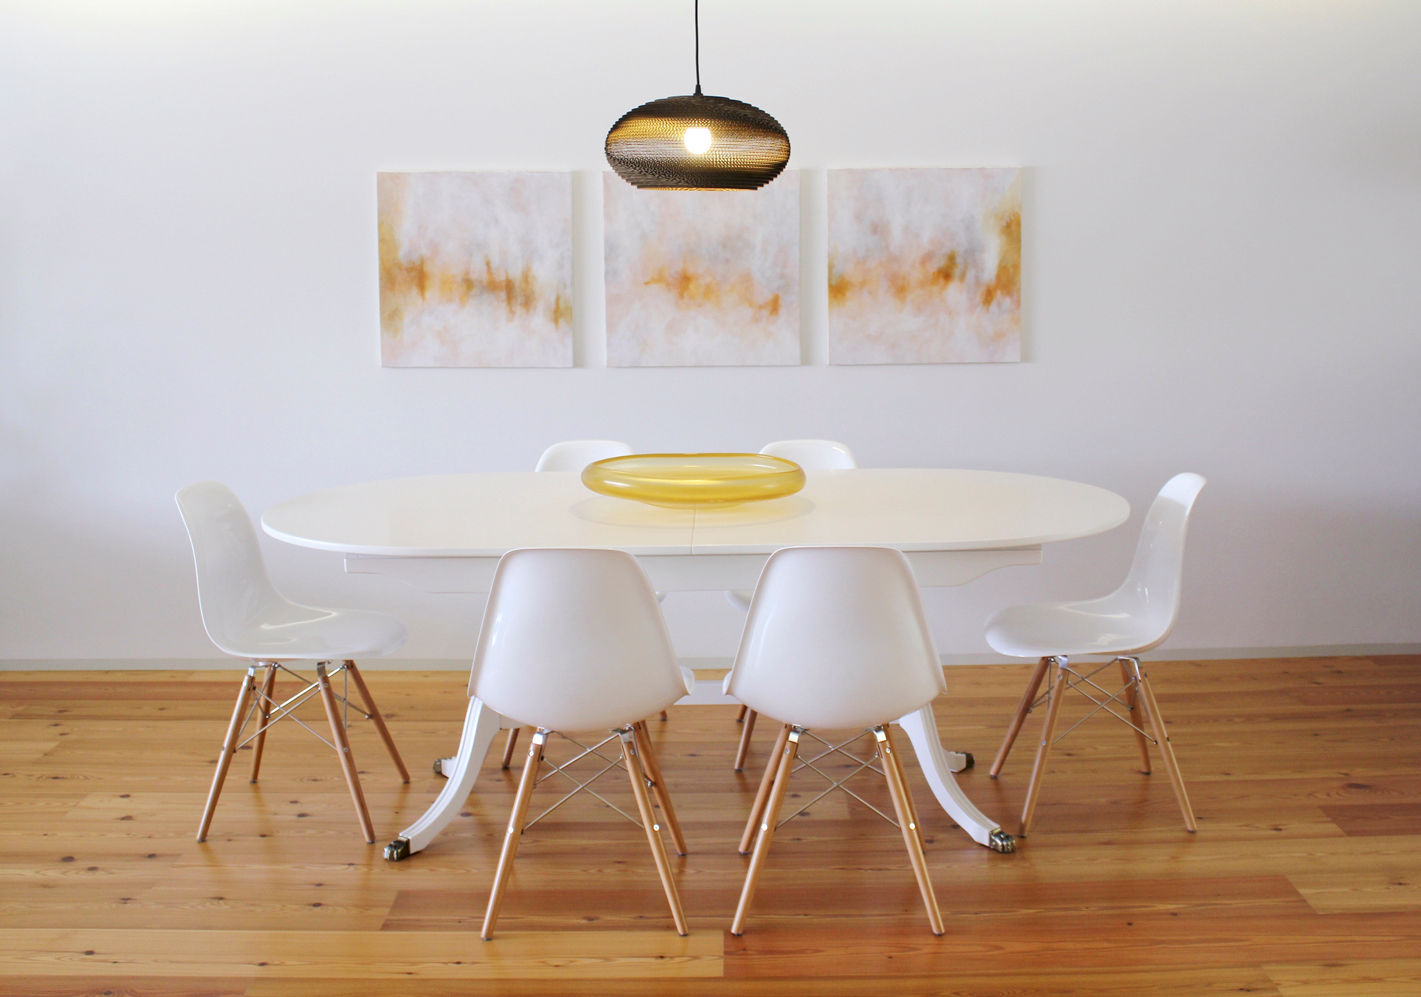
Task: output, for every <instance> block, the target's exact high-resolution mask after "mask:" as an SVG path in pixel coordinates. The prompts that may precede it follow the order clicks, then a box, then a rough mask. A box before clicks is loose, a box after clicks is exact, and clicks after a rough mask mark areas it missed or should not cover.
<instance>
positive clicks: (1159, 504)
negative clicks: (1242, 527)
mask: <svg viewBox="0 0 1421 997" xmlns="http://www.w3.org/2000/svg"><path fill="white" fill-rule="evenodd" d="M1203 487H1204V479H1203V478H1202V477H1200V476H1199V475H1197V474H1192V473H1187V472H1186V473H1184V474H1177V475H1175V476H1174V477H1173V478H1171V479H1170V480H1169V481H1168V482H1166V483H1165V486H1164V488H1162V489H1161V490H1160V493H1159V495H1158V496H1156V498H1155V500H1154V502H1153V503H1152V504H1151V505H1150V509H1149V512H1148V514H1147V515H1146V516H1145V523H1144V526H1143V528H1142V530H1141V532H1140V539H1139V543H1138V545H1137V546H1136V548H1135V557H1134V560H1133V562H1132V563H1131V566H1130V571H1129V574H1128V575H1127V576H1126V578H1125V581H1124V582H1123V583H1122V584H1121V585H1120V587H1119V588H1118V589H1116V590H1115V591H1114V592H1112V593H1110V594H1109V595H1106V596H1103V597H1101V598H1098V599H1090V600H1086V601H1083V602H1060V603H1043V604H1037V605H1030V606H1013V607H1012V608H1010V609H1004V610H1002V611H1001V612H999V613H997V614H996V615H995V616H993V617H992V618H991V619H990V620H988V621H987V643H988V644H990V645H991V647H992V649H993V650H995V651H997V652H998V653H999V654H1009V655H1012V656H1013V657H1020V658H1037V659H1038V661H1037V664H1036V669H1035V671H1034V672H1033V673H1032V676H1031V680H1030V682H1029V683H1028V684H1027V687H1026V692H1025V693H1024V694H1023V695H1022V698H1021V703H1020V705H1019V706H1018V707H1017V711H1016V715H1015V716H1014V717H1013V718H1012V722H1011V726H1010V727H1009V728H1008V730H1007V733H1006V737H1005V738H1004V739H1003V741H1002V746H1001V749H1000V750H999V751H998V752H997V757H996V760H995V761H994V762H992V769H991V775H992V777H993V778H996V776H997V774H998V773H999V772H1000V771H1001V768H1002V765H1003V764H1004V763H1005V762H1006V760H1007V755H1008V753H1009V752H1010V751H1011V748H1012V744H1013V743H1014V742H1015V741H1016V736H1017V734H1018V733H1019V732H1020V731H1021V726H1022V722H1023V721H1024V720H1025V719H1026V715H1027V714H1028V713H1029V712H1031V710H1032V709H1033V708H1034V707H1035V706H1037V705H1040V703H1045V704H1046V719H1045V720H1044V722H1043V724H1042V732H1041V741H1040V746H1039V747H1038V748H1037V752H1036V764H1035V766H1034V767H1033V768H1032V771H1031V782H1030V784H1029V785H1028V787H1027V791H1026V803H1025V805H1024V806H1023V807H1022V811H1021V834H1022V835H1023V836H1025V835H1026V833H1027V830H1028V829H1029V828H1030V826H1031V823H1032V818H1033V816H1034V814H1035V809H1036V803H1037V795H1038V792H1039V790H1040V788H1041V777H1042V775H1043V773H1044V771H1045V768H1046V762H1047V758H1048V757H1049V755H1050V752H1051V746H1052V744H1053V742H1054V741H1055V740H1059V738H1056V737H1055V730H1056V720H1057V716H1058V713H1059V711H1060V707H1061V700H1062V699H1063V693H1064V692H1065V691H1066V690H1067V689H1075V690H1076V691H1077V692H1081V693H1083V694H1084V695H1085V696H1086V698H1088V699H1090V700H1091V701H1092V702H1094V703H1095V704H1096V705H1095V707H1094V708H1093V709H1092V710H1091V713H1095V712H1098V711H1101V710H1103V711H1105V712H1107V713H1109V714H1111V715H1112V716H1114V717H1115V718H1116V719H1118V720H1122V721H1123V722H1124V723H1126V724H1127V725H1128V726H1130V727H1131V728H1132V729H1133V730H1134V732H1135V739H1136V742H1137V744H1138V747H1139V751H1140V762H1141V770H1142V771H1143V772H1146V773H1148V772H1149V771H1150V754H1149V742H1150V741H1153V742H1154V744H1155V746H1156V747H1157V748H1159V753H1160V759H1161V761H1162V763H1163V765H1164V768H1165V772H1166V773H1167V774H1168V775H1169V782H1170V786H1171V787H1172V788H1173V790H1174V795H1175V798H1176V799H1177V800H1178V802H1179V809H1180V812H1181V813H1182V814H1183V815H1184V826H1185V828H1187V829H1188V830H1190V831H1193V830H1194V829H1195V823H1194V812H1193V809H1192V808H1191V807H1190V804H1189V795H1188V793H1187V792H1186V791H1185V788H1184V780H1183V779H1182V778H1181V777H1180V774H1179V764H1178V762H1176V761H1175V757H1174V749H1173V747H1171V745H1170V742H1169V735H1168V733H1167V732H1166V730H1165V724H1164V718H1163V717H1162V716H1161V715H1160V711H1159V704H1158V703H1157V702H1156V700H1155V694H1154V690H1153V689H1152V688H1151V686H1150V682H1149V679H1148V677H1147V676H1146V675H1145V672H1144V670H1143V669H1142V668H1141V667H1140V659H1139V655H1141V654H1143V653H1145V652H1146V651H1149V650H1151V649H1153V648H1155V647H1158V646H1159V645H1160V644H1162V643H1163V642H1164V640H1165V639H1166V638H1167V637H1168V636H1169V634H1170V631H1171V630H1173V629H1174V623H1175V619H1176V618H1177V616H1178V614H1179V590H1180V582H1181V578H1182V574H1183V568H1184V538H1185V533H1186V531H1187V528H1188V525H1189V513H1190V510H1191V509H1192V508H1193V506H1194V500H1195V499H1196V498H1197V497H1198V495H1199V491H1200V489H1202V488H1203ZM1075 655H1109V656H1110V660H1109V661H1108V662H1106V663H1104V664H1102V665H1100V666H1099V667H1098V668H1096V669H1095V670H1093V671H1090V672H1088V673H1082V672H1080V671H1077V670H1076V669H1075V668H1074V667H1073V666H1072V665H1071V663H1070V659H1071V657H1072V656H1075ZM1113 664H1119V666H1120V671H1121V675H1122V678H1123V681H1124V687H1123V688H1122V689H1120V690H1118V691H1116V692H1114V693H1111V692H1110V691H1109V689H1107V688H1103V687H1102V686H1100V685H1098V684H1096V681H1095V676H1096V675H1098V674H1100V673H1101V672H1103V671H1104V670H1105V669H1107V668H1109V667H1110V666H1111V665H1113ZM1053 666H1054V668H1053ZM1048 670H1050V672H1051V674H1050V677H1049V679H1048V681H1047V690H1046V693H1045V694H1044V695H1043V696H1042V697H1041V698H1040V700H1038V699H1037V691H1038V690H1039V689H1040V687H1041V681H1042V679H1043V678H1046V677H1047V673H1048ZM1116 707H1123V709H1124V712H1123V713H1120V712H1117V711H1116ZM1141 710H1143V712H1144V717H1143V718H1139V713H1140V711H1141ZM1087 715H1089V714H1087ZM1145 723H1148V724H1149V733H1146V730H1145V727H1144V724H1145ZM1071 729H1074V727H1072V728H1071ZM1069 732H1070V731H1069V730H1068V731H1067V732H1066V733H1069ZM1061 736H1062V737H1064V736H1065V734H1062V735H1061Z"/></svg>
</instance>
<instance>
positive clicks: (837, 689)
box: [725, 547, 946, 935]
mask: <svg viewBox="0 0 1421 997" xmlns="http://www.w3.org/2000/svg"><path fill="white" fill-rule="evenodd" d="M945 689H946V686H945V684H944V682H943V675H942V664H941V662H940V661H939V660H938V657H937V652H936V650H935V649H934V648H933V642H932V636H931V634H930V633H929V632H928V627H927V621H926V619H925V617H924V615H923V609H922V604H921V602H920V601H919V598H918V588H917V583H916V581H915V579H914V578H913V573H912V569H911V568H910V567H909V566H908V561H907V558H905V557H904V556H903V554H902V553H900V552H899V551H896V550H892V549H889V548H883V547H788V548H784V549H782V550H779V551H776V552H775V553H774V554H772V555H771V556H770V558H769V560H768V561H766V563H765V568H764V570H763V572H761V575H760V581H759V584H758V585H757V586H756V588H755V593H754V596H753V598H752V599H751V601H750V609H749V614H748V616H747V617H746V621H745V633H744V635H743V637H742V638H741V643H740V649H739V651H738V653H737V654H736V658H735V663H734V665H733V666H732V667H731V669H730V673H729V674H728V675H727V676H726V679H725V691H726V693H727V694H728V695H730V696H732V697H733V698H735V699H738V700H739V701H740V702H742V703H744V704H745V705H746V706H747V707H748V708H749V709H751V710H754V711H756V712H757V713H763V714H765V715H766V716H770V717H775V718H777V719H779V720H780V721H781V727H780V731H779V736H778V738H777V741H776V746H775V750H774V752H773V753H772V754H771V757H770V761H769V764H768V765H767V766H766V768H765V775H764V778H762V779H761V780H760V787H759V791H758V792H757V793H756V796H755V802H754V804H753V805H752V807H751V811H750V815H749V818H748V820H747V821H746V825H745V833H744V835H742V837H741V841H740V851H741V853H742V854H744V853H746V852H749V853H750V865H749V868H748V869H747V871H746V875H745V885H744V887H743V888H742V890H741V894H740V901H739V903H738V905H737V906H736V910H735V916H734V919H733V921H732V922H731V928H730V930H731V933H732V934H735V935H739V934H741V933H743V932H744V930H745V924H746V920H747V918H748V916H749V912H750V906H751V903H752V902H753V900H754V896H755V892H756V890H757V889H758V887H759V883H760V879H761V875H762V873H763V871H764V868H765V862H766V858H767V856H768V854H769V850H770V844H771V842H772V841H773V840H774V835H775V829H776V827H777V826H779V824H780V823H781V819H780V810H781V807H782V804H783V802H784V799H785V796H786V794H787V793H788V791H789V783H790V778H791V775H792V773H793V772H794V771H795V769H796V763H797V761H798V760H799V758H800V751H801V745H802V744H803V743H804V739H805V737H806V736H807V735H809V734H810V733H812V732H813V731H833V730H854V731H861V730H863V729H865V728H871V733H872V737H873V740H874V748H875V753H874V757H873V758H872V759H870V760H869V761H867V762H865V761H862V760H858V759H855V760H854V761H853V762H852V763H851V765H852V771H851V772H850V773H849V775H850V776H852V775H854V774H856V773H858V772H860V771H863V770H864V769H866V768H873V769H875V770H876V771H879V772H881V773H882V775H883V776H884V778H885V779H886V780H887V783H888V793H889V797H890V799H891V800H892V808H893V818H892V819H893V820H894V822H895V823H897V825H898V827H899V829H900V831H901V832H902V835H903V844H904V846H905V847H906V848H907V851H908V860H909V864H910V865H911V867H912V870H913V875H914V878H915V879H916V880H917V884H918V889H919V892H920V893H921V894H922V899H923V907H924V909H925V910H926V911H927V916H928V926H929V927H930V929H931V930H932V933H933V934H935V935H941V934H942V933H943V922H942V913H941V911H940V910H939V908H938V903H937V897H936V895H935V894H934V891H933V885H932V879H931V877H930V876H929V874H928V866H927V857H926V855H925V853H924V850H923V839H922V832H921V829H920V827H919V824H918V816H917V811H916V809H915V808H914V805H913V800H912V796H911V794H910V793H909V790H908V785H907V782H906V781H905V779H904V777H903V767H902V764H901V762H900V761H899V753H898V751H897V749H896V746H895V744H894V736H893V733H892V730H891V728H890V726H889V723H890V720H891V719H892V718H896V717H901V716H905V715H907V714H909V713H912V712H913V711H915V710H918V709H921V708H922V707H923V706H925V705H927V704H929V703H931V702H932V701H933V700H934V699H935V698H936V697H937V696H939V695H940V694H941V693H942V692H944V691H945ZM862 736H863V735H861V734H854V735H853V737H852V738H851V740H857V739H859V738H861V737H862ZM847 743H848V742H845V744H833V743H828V744H827V745H826V748H825V750H824V751H822V752H820V753H819V754H817V755H814V756H810V757H807V758H806V762H807V764H808V767H812V768H815V769H816V771H819V772H820V774H821V775H824V776H825V777H826V778H828V779H829V782H830V788H829V790H826V791H825V793H827V792H829V791H832V790H834V789H836V788H843V789H847V787H846V786H843V782H844V781H845V780H844V779H838V778H834V777H833V776H832V775H830V774H828V773H825V772H823V771H822V770H820V769H818V763H819V762H820V760H821V759H822V758H824V757H826V756H828V755H831V754H838V753H840V752H841V751H843V749H844V748H845V746H846V744H847ZM822 795H823V794H821V797H822ZM854 795H855V796H856V797H857V798H858V799H859V800H860V801H861V802H864V803H867V802H868V801H867V800H864V798H863V797H861V796H857V794H854ZM817 798H818V797H816V799H817ZM811 802H812V801H811ZM874 809H875V810H877V808H874ZM877 812H879V813H880V815H881V816H884V817H887V816H888V815H887V814H884V813H882V811H877ZM791 816H793V815H791ZM786 819H788V818H786Z"/></svg>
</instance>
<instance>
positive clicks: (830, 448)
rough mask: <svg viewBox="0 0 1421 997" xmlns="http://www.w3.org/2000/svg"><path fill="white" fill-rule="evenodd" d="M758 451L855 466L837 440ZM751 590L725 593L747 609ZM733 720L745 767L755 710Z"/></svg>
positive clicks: (738, 756)
mask: <svg viewBox="0 0 1421 997" xmlns="http://www.w3.org/2000/svg"><path fill="white" fill-rule="evenodd" d="M760 452H761V453H762V454H766V455H768V456H770V457H782V458H784V459H785V460H792V461H794V462H795V463H796V464H798V465H799V466H800V467H802V468H804V469H805V470H806V471H844V470H849V469H851V468H855V467H858V462H857V461H856V460H854V455H853V451H851V450H850V449H849V448H848V447H846V446H845V445H844V444H842V443H840V442H838V441H837V440H776V441H775V442H773V443H766V444H765V445H764V446H763V447H761V448H760ZM751 595H752V593H750V592H745V591H742V590H738V589H732V590H731V591H728V592H726V593H725V597H726V598H727V599H729V600H730V602H731V604H732V605H735V606H738V607H740V608H741V609H748V608H749V606H750V596H751ZM735 720H736V722H737V723H743V724H744V725H745V726H744V727H742V728H741V730H740V744H739V745H738V746H737V747H736V749H735V771H737V772H739V771H741V770H742V769H744V768H745V756H746V755H747V754H748V753H749V751H750V739H751V737H752V736H753V735H754V733H755V713H754V711H753V710H750V709H747V708H746V707H744V706H741V707H740V712H739V713H738V714H737V715H736V717H735Z"/></svg>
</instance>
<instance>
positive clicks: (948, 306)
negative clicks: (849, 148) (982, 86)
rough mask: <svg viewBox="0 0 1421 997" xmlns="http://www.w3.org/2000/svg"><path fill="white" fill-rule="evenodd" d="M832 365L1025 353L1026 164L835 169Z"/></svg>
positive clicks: (1009, 357) (998, 358)
mask: <svg viewBox="0 0 1421 997" xmlns="http://www.w3.org/2000/svg"><path fill="white" fill-rule="evenodd" d="M828 202H829V203H828V232H829V362H830V363H834V364H921V363H983V362H1003V361H1016V360H1020V359H1021V171H1020V170H1019V169H1015V168H1011V169H888V170H830V171H828Z"/></svg>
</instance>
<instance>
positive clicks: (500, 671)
mask: <svg viewBox="0 0 1421 997" xmlns="http://www.w3.org/2000/svg"><path fill="white" fill-rule="evenodd" d="M686 692H687V689H686V685H685V679H684V677H683V675H682V673H681V670H680V668H679V667H678V666H677V663H676V652H675V651H674V650H673V649H672V646H671V637H670V635H669V634H668V633H667V630H666V623H665V620H664V619H663V618H662V615H661V608H660V606H659V605H658V604H657V601H656V593H654V592H653V591H652V589H651V583H650V582H648V581H647V578H646V574H645V573H644V572H643V571H642V570H641V565H639V564H637V562H636V558H634V557H632V556H631V555H630V554H628V553H626V552H625V551H620V550H603V549H597V548H577V549H570V548H569V549H563V548H525V549H521V550H513V551H509V552H508V553H507V554H505V555H504V556H503V557H502V558H501V559H500V560H499V562H498V569H497V571H495V573H494V578H493V586H492V590H491V591H490V593H489V598H488V605H487V607H486V608H485V610H484V619H483V626H482V627H481V628H480V630H479V639H478V644H477V646H476V647H475V649H474V661H473V668H472V669H471V670H470V673H469V695H470V696H477V697H478V698H479V699H481V700H483V701H484V703H485V704H487V705H488V706H489V707H490V708H491V709H493V710H494V711H495V712H497V713H501V714H503V715H504V716H505V717H507V718H508V719H509V720H511V721H513V722H515V723H519V724H522V725H526V726H532V727H547V728H549V729H552V730H562V731H576V730H595V729H606V728H612V727H618V726H621V725H623V724H627V723H634V722H636V721H638V720H642V719H644V718H645V717H647V716H649V715H651V714H652V713H655V712H657V711H658V710H662V709H664V708H666V707H667V706H669V705H670V704H671V703H673V702H675V701H676V700H677V699H679V698H681V696H684V695H685V694H686Z"/></svg>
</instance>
